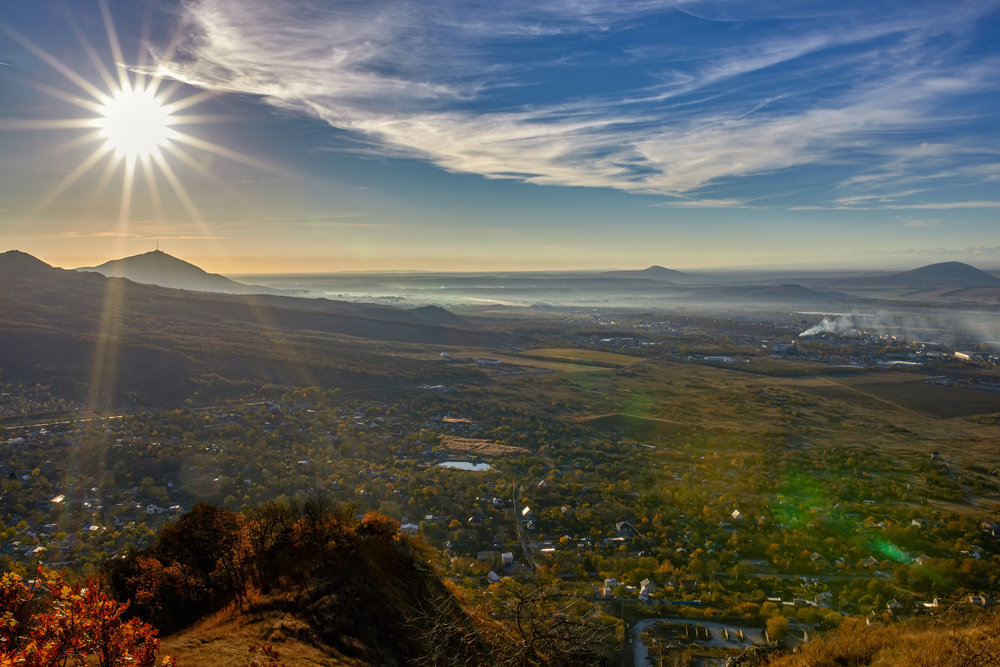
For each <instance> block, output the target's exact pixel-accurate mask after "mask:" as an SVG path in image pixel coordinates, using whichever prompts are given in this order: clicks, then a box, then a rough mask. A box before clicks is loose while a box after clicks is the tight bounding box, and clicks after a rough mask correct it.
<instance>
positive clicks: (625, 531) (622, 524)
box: [615, 521, 639, 540]
mask: <svg viewBox="0 0 1000 667" xmlns="http://www.w3.org/2000/svg"><path fill="white" fill-rule="evenodd" d="M615 530H616V531H618V536H619V537H624V538H625V539H627V540H630V539H632V538H633V537H635V536H636V535H638V534H639V531H637V530H636V529H635V526H633V525H632V524H630V523H629V522H628V521H619V522H617V523H616V524H615Z"/></svg>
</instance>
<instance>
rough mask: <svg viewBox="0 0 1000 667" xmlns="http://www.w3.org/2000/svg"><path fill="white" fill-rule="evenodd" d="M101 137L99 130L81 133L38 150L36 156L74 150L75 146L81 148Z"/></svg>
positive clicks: (101, 138)
mask: <svg viewBox="0 0 1000 667" xmlns="http://www.w3.org/2000/svg"><path fill="white" fill-rule="evenodd" d="M103 139H104V137H102V136H101V132H100V130H94V131H93V132H88V133H87V134H82V135H80V136H79V137H73V138H72V139H67V140H66V141H63V142H60V143H58V144H56V145H55V146H50V147H48V148H46V149H44V150H42V151H40V152H39V153H38V157H48V156H50V155H58V154H60V153H68V152H70V151H73V150H76V149H77V148H82V147H84V146H86V145H87V144H92V143H94V142H96V141H101V140H103Z"/></svg>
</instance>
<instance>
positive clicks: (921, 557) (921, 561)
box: [913, 554, 931, 565]
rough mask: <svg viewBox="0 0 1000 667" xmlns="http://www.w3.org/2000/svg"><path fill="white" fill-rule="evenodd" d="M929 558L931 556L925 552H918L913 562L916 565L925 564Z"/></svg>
mask: <svg viewBox="0 0 1000 667" xmlns="http://www.w3.org/2000/svg"><path fill="white" fill-rule="evenodd" d="M930 559H931V557H930V556H928V555H927V554H918V555H917V557H916V558H914V559H913V562H914V563H916V564H917V565H925V564H926V563H927V561H929V560H930Z"/></svg>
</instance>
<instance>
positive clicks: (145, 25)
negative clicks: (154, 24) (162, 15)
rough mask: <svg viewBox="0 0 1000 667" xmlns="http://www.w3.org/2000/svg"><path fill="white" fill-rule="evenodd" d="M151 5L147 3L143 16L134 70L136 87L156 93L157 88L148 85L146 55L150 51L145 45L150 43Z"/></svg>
mask: <svg viewBox="0 0 1000 667" xmlns="http://www.w3.org/2000/svg"><path fill="white" fill-rule="evenodd" d="M150 8H151V6H150V5H146V10H145V12H144V13H143V17H142V33H141V34H140V36H139V53H138V55H137V56H136V67H135V69H134V70H133V72H134V73H135V87H136V88H137V89H139V90H152V91H153V94H154V95H155V94H156V89H155V88H153V87H151V86H150V87H148V88H147V86H146V57H147V56H148V54H149V52H148V51H147V50H146V49H145V48H144V45H145V44H147V43H149V12H150Z"/></svg>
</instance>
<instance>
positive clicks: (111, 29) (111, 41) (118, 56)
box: [100, 0, 132, 91]
mask: <svg viewBox="0 0 1000 667" xmlns="http://www.w3.org/2000/svg"><path fill="white" fill-rule="evenodd" d="M100 5H101V17H102V18H103V19H104V31H105V32H106V33H107V34H108V46H109V47H110V48H111V57H112V58H114V61H115V71H116V72H118V86H119V87H120V88H121V90H122V91H127V90H132V82H131V81H129V77H128V67H126V66H125V56H124V55H123V54H122V46H121V44H120V43H119V42H118V31H116V30H115V24H114V21H112V20H111V12H110V11H108V3H107V2H106V0H101V2H100Z"/></svg>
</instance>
